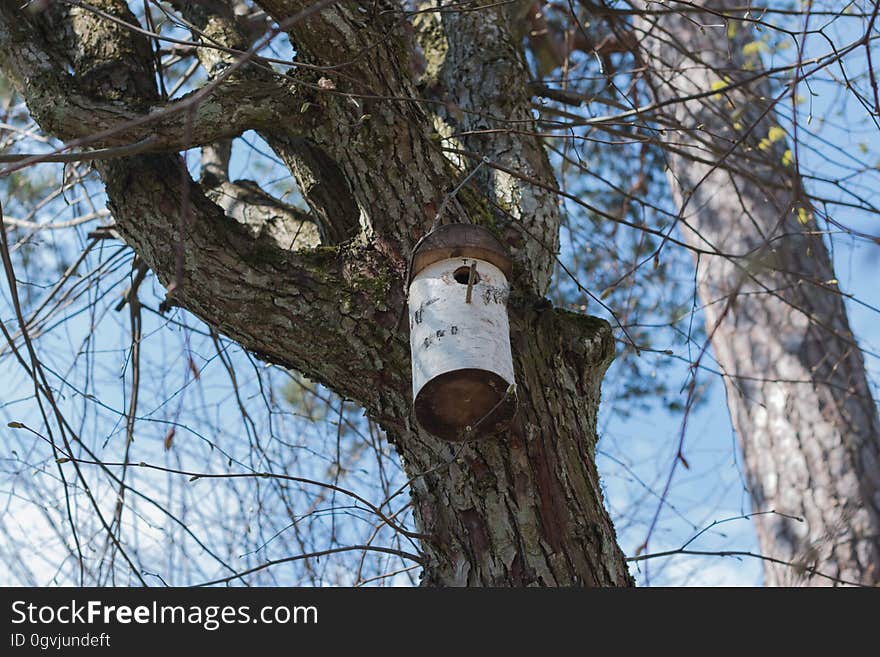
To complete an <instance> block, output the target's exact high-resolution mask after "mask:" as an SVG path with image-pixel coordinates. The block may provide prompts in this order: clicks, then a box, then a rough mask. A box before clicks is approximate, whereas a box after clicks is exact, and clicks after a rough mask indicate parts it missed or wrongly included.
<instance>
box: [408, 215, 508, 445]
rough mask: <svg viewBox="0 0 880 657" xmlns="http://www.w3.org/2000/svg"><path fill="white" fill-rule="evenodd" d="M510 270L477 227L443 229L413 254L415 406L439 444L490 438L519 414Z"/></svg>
mask: <svg viewBox="0 0 880 657" xmlns="http://www.w3.org/2000/svg"><path fill="white" fill-rule="evenodd" d="M511 268H512V263H511V260H510V257H509V256H508V255H507V252H506V250H505V249H504V247H503V246H502V245H501V243H500V242H499V241H498V240H497V239H496V238H495V237H494V236H493V235H492V233H490V232H489V231H488V230H486V229H485V228H481V227H480V226H474V225H470V224H451V225H448V226H442V227H440V228H438V229H437V230H435V231H433V232H432V233H430V234H429V235H428V236H427V237H426V238H425V239H424V240H422V242H421V243H420V244H419V245H418V246H417V247H416V251H415V253H414V255H413V262H412V280H411V283H410V286H409V297H408V305H409V329H410V331H409V336H410V353H411V358H412V384H413V400H414V405H415V414H416V419H417V420H418V422H419V424H421V425H422V427H423V428H424V429H425V430H427V431H428V432H429V433H432V434H434V435H435V436H438V437H439V438H444V439H446V440H451V441H462V440H469V439H472V438H478V437H482V436H486V435H488V434H491V433H494V432H496V431H498V430H499V429H501V428H503V426H504V425H505V424H506V423H507V421H508V420H509V419H510V418H511V417H512V416H513V414H514V412H515V410H516V395H515V387H514V377H513V358H512V355H511V349H510V325H509V323H508V320H507V297H508V294H509V291H510V287H509V283H508V280H509V279H510V275H511Z"/></svg>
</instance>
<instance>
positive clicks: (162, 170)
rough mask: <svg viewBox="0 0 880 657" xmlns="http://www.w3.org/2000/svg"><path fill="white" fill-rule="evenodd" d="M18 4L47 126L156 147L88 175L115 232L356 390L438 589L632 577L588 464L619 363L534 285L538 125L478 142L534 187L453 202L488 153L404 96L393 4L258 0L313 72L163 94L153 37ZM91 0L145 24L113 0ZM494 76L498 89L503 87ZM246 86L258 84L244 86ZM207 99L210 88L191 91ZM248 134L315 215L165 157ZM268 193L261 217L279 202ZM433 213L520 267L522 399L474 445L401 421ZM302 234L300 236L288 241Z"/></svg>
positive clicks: (217, 32) (169, 273) (214, 307)
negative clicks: (415, 279) (260, 139)
mask: <svg viewBox="0 0 880 657" xmlns="http://www.w3.org/2000/svg"><path fill="white" fill-rule="evenodd" d="M19 4H20V3H18V2H17V1H16V0H0V64H2V66H3V67H4V70H6V71H8V72H9V73H10V74H11V76H12V77H13V79H15V80H17V82H18V85H19V88H20V89H21V90H22V93H23V95H24V97H25V99H26V100H27V102H28V104H29V107H30V109H31V111H32V112H33V114H34V116H35V117H36V118H37V120H38V121H40V123H41V125H42V126H43V127H44V129H46V130H47V131H51V132H53V133H54V134H55V135H56V136H58V137H59V138H62V139H75V138H79V137H83V136H88V135H89V134H90V132H89V130H94V129H95V127H96V126H97V127H98V128H110V129H116V128H117V127H118V126H119V125H120V123H122V122H127V123H125V126H124V128H119V129H118V130H117V131H116V132H113V130H110V131H106V130H105V134H103V135H101V136H99V138H97V139H93V140H92V141H90V142H89V143H90V145H92V146H101V145H103V146H107V145H113V144H114V143H126V142H130V141H138V140H139V139H143V138H144V137H149V139H148V140H147V142H146V143H145V145H144V147H143V148H142V150H148V151H154V152H153V153H151V154H149V155H147V154H140V155H137V156H134V157H125V158H119V159H114V160H108V161H104V162H101V163H99V164H98V169H99V172H100V174H101V176H102V179H103V181H104V183H105V186H106V189H107V194H108V197H109V205H110V208H111V210H112V212H113V216H114V219H115V222H116V227H117V230H118V231H119V233H120V234H121V235H122V236H123V237H124V239H125V240H126V242H127V243H128V244H130V245H131V246H132V247H133V248H134V249H135V250H136V251H137V252H138V254H139V255H140V256H141V257H142V258H143V261H144V262H146V263H147V264H148V265H149V266H150V267H151V268H152V269H153V271H154V272H155V273H156V275H157V276H158V278H159V279H160V281H162V282H163V284H165V285H166V286H168V287H170V288H171V290H170V292H169V300H168V301H169V303H172V304H176V305H180V306H182V307H185V308H186V309H188V310H189V311H191V312H193V313H194V314H196V315H198V316H199V317H201V318H202V319H203V320H205V321H206V322H208V323H209V324H211V325H212V326H215V327H217V328H218V329H219V330H221V331H223V332H224V333H226V334H227V335H229V336H230V337H231V338H233V339H235V340H237V341H238V342H239V343H240V344H241V345H242V346H243V347H244V348H246V349H248V350H251V351H253V352H256V353H257V354H259V355H261V356H262V357H264V358H265V359H267V360H270V361H273V362H276V363H279V364H282V365H285V366H288V367H293V368H296V369H298V370H300V371H302V372H304V373H305V374H306V375H307V376H309V377H310V378H312V379H314V380H316V381H318V382H320V383H322V384H324V385H326V386H328V387H329V388H331V389H333V390H334V391H336V392H337V393H338V394H340V395H341V396H343V397H345V398H347V399H351V400H354V401H356V402H357V403H359V404H361V405H362V406H363V407H364V408H365V409H366V410H367V413H368V414H369V415H370V417H372V418H373V419H374V420H376V421H377V422H378V423H379V424H380V425H381V426H382V427H383V428H384V429H385V430H386V431H387V434H388V437H389V439H390V440H391V441H393V442H394V444H395V445H396V447H397V450H398V452H399V453H400V455H401V457H402V459H403V463H404V467H405V470H406V472H407V474H408V475H409V477H410V479H411V490H412V494H413V499H414V503H415V515H416V519H417V522H418V524H419V530H420V532H421V533H422V534H423V535H424V538H423V546H422V547H423V552H424V560H425V572H424V581H425V583H426V584H431V585H545V586H552V585H582V586H595V585H630V584H631V583H632V580H631V578H630V576H629V573H628V571H627V567H626V561H625V559H624V557H623V554H622V552H621V551H620V549H619V547H618V546H617V543H616V539H615V536H614V530H613V527H612V524H611V522H610V519H609V517H608V514H607V513H606V511H605V509H604V508H603V504H602V495H601V490H600V485H599V479H598V475H597V472H596V466H595V460H594V448H595V442H596V411H597V408H598V403H599V388H600V384H601V379H602V376H603V373H604V371H605V369H606V368H607V366H608V363H609V362H610V360H611V358H612V355H613V340H612V338H611V332H610V327H609V326H608V325H607V323H605V322H603V321H600V320H596V319H594V318H589V317H583V316H578V315H574V314H571V313H568V312H565V311H561V310H554V309H552V307H551V306H550V304H549V303H548V302H546V301H545V300H543V299H542V295H543V293H544V291H546V286H547V284H548V282H549V276H550V272H551V271H552V268H553V258H554V257H555V245H556V244H557V243H558V236H557V234H556V232H557V231H558V227H559V215H558V211H557V209H556V206H555V202H554V201H553V199H552V195H549V197H548V194H547V192H546V185H547V184H551V183H552V174H550V170H549V167H548V166H547V160H546V155H545V154H544V153H543V151H542V149H541V147H540V143H539V142H538V141H537V140H535V139H534V138H533V137H523V138H522V139H523V142H522V143H520V142H518V141H517V140H518V139H519V138H512V137H508V136H506V135H505V136H503V139H506V140H508V141H507V142H505V143H503V144H502V145H501V146H499V147H498V148H495V149H493V148H492V142H491V141H488V142H485V143H483V150H481V152H480V153H479V156H480V157H482V156H483V155H485V156H486V157H488V158H490V160H491V159H493V158H497V159H498V161H499V163H501V164H502V165H503V166H505V167H507V168H513V169H515V170H517V171H521V172H522V173H523V174H524V175H525V176H527V177H538V178H540V180H541V182H542V184H541V185H537V186H533V185H531V184H527V183H525V182H523V180H521V179H519V178H517V177H515V176H510V175H506V176H503V177H502V176H500V175H497V174H493V175H491V176H484V177H483V178H482V180H481V184H480V186H479V188H477V189H474V188H473V187H470V186H467V187H463V188H462V189H461V190H460V192H459V193H458V194H457V196H456V197H455V198H454V199H450V197H449V194H450V192H451V190H453V189H454V188H456V186H457V185H458V184H459V182H460V181H461V180H462V177H463V175H465V174H466V173H467V172H468V171H469V170H471V169H472V168H473V167H474V166H476V165H477V164H479V162H480V157H477V158H476V159H474V160H469V159H468V156H467V155H462V157H461V160H460V164H461V168H460V169H458V168H456V167H455V166H454V164H453V163H452V162H451V161H450V159H448V158H447V157H446V156H445V155H444V153H443V152H442V150H441V147H440V145H439V143H438V141H439V140H438V139H437V136H438V135H437V133H436V132H435V127H434V126H435V119H436V118H437V117H432V116H431V115H430V114H429V113H428V111H426V109H425V106H424V105H423V103H421V102H416V101H414V100H413V99H416V98H419V97H420V95H419V93H418V90H417V89H416V87H415V84H416V81H415V79H414V77H413V65H412V61H411V59H410V56H411V52H412V43H411V39H410V31H409V30H408V29H407V26H406V25H404V24H403V23H402V21H401V18H400V13H399V11H398V10H399V6H398V5H397V4H396V3H389V2H385V1H379V2H374V3H368V4H367V5H364V6H363V7H360V6H355V5H354V4H353V3H336V4H333V3H325V5H327V6H324V7H323V8H319V9H316V7H317V5H316V3H313V2H294V1H291V2H284V1H278V2H276V1H265V2H260V3H259V4H260V5H261V6H262V7H263V8H264V9H265V10H266V11H267V12H268V13H269V14H270V15H272V16H273V18H275V20H277V21H278V22H279V24H281V25H283V26H285V29H287V31H288V32H289V34H290V37H291V41H292V42H293V43H294V44H295V47H296V49H297V52H298V60H299V61H300V62H302V63H303V64H304V65H303V66H300V67H298V68H296V69H295V70H293V71H292V72H291V73H290V74H288V75H286V76H282V75H276V74H274V73H272V72H271V71H266V69H261V68H260V63H259V61H252V62H251V63H249V64H248V65H246V66H236V60H237V57H235V56H232V57H230V58H227V59H224V56H221V55H218V54H217V53H216V52H215V53H213V54H210V55H204V56H203V57H202V64H203V65H204V66H206V67H207V68H209V71H208V72H209V75H210V76H212V82H211V83H210V84H209V87H208V88H207V92H206V93H205V95H204V97H203V98H198V97H195V96H193V95H190V96H189V97H186V98H184V99H182V100H177V101H170V102H168V101H161V100H159V99H158V93H157V91H156V89H155V83H154V80H153V75H152V72H151V71H150V65H149V61H151V60H150V56H149V44H148V42H147V41H146V39H144V38H142V37H141V35H139V34H135V33H132V32H130V31H129V30H127V29H126V28H124V27H122V26H120V25H118V24H115V23H113V22H111V21H108V20H107V19H106V18H102V17H101V16H100V15H97V14H95V13H93V12H90V11H87V10H86V9H84V8H79V7H70V6H67V5H63V6H53V7H52V8H51V9H50V10H49V11H48V12H46V13H45V14H43V15H36V16H32V15H31V14H29V13H28V12H26V11H24V10H22V9H20V8H19ZM90 4H91V5H95V6H97V7H99V8H100V9H101V10H102V11H104V12H108V13H110V14H114V15H115V16H117V17H119V18H122V19H123V20H124V21H128V22H135V20H136V19H135V18H134V16H132V14H131V13H130V11H129V10H128V8H127V6H126V3H125V2H122V0H92V2H91V3H90ZM173 4H174V6H175V8H177V9H178V10H179V11H181V12H182V13H184V14H185V15H186V16H187V18H188V20H189V22H190V23H191V24H193V25H194V26H201V27H199V28H198V29H201V30H203V31H206V32H207V31H210V33H211V34H210V36H211V38H212V41H214V42H215V43H219V44H221V45H223V46H225V47H227V48H238V49H241V48H242V47H243V44H244V43H246V40H244V39H243V37H242V35H241V34H240V33H237V32H236V27H235V21H234V17H233V16H232V13H231V10H230V7H229V4H228V3H225V2H220V1H216V2H207V3H206V2H198V3H196V2H174V3H173ZM301 12H306V13H305V14H302V13H301ZM492 20H493V21H494V22H493V23H492V25H493V29H492V30H491V31H490V34H489V35H488V36H487V35H485V34H475V35H474V36H475V38H489V37H491V38H493V39H502V40H505V41H506V45H505V48H506V50H505V54H504V56H500V57H498V61H499V62H500V65H502V67H503V68H504V70H507V71H514V72H515V73H516V75H517V76H518V79H520V80H522V81H523V84H524V81H525V74H524V69H522V61H523V58H522V53H521V51H520V48H519V47H518V45H516V44H515V43H514V41H513V40H512V39H511V38H510V37H509V35H505V31H504V30H505V25H504V22H503V16H502V15H501V14H500V13H494V14H493V16H492ZM478 24H479V23H474V22H473V21H471V27H476V26H477V25H478ZM462 29H465V28H462ZM465 37H466V35H464V36H462V38H460V39H459V41H458V43H459V44H466V43H467V39H466V38H465ZM492 45H493V44H492V43H489V44H484V45H483V50H485V49H486V48H489V47H492ZM495 45H497V43H495ZM454 50H455V47H453V51H454ZM218 63H219V64H223V66H217V64H218ZM341 64H344V65H341ZM340 65H341V66H340ZM67 71H72V73H71V74H68V73H67ZM224 71H226V72H224ZM478 72H479V70H477V71H473V74H474V75H476V74H477V73H478ZM499 82H500V81H499V80H497V79H496V80H495V84H494V85H493V87H492V91H493V93H495V94H496V95H498V96H499V99H500V95H499V92H500V91H501V89H502V87H501V86H500V84H499ZM462 84H463V85H465V86H467V87H469V88H472V89H474V90H475V93H474V97H472V98H471V99H469V100H468V99H465V100H462V101H461V102H462V109H463V110H465V111H478V110H479V102H480V97H479V94H478V93H476V91H477V90H478V89H479V87H480V84H481V81H480V80H478V79H470V80H463V81H462ZM242 88H244V89H247V95H238V96H237V97H236V93H237V92H236V90H237V89H242ZM197 93H198V92H197ZM453 93H457V92H453ZM56 97H57V101H56V102H54V103H53V102H47V101H51V100H52V99H53V98H56ZM194 97H195V98H196V100H199V101H200V102H198V103H193V104H192V105H187V104H186V103H187V102H188V101H192V99H193V98H194ZM236 98H237V101H238V102H237V103H236ZM505 102H506V103H508V104H507V105H504V106H498V111H500V112H503V113H505V112H508V111H509V112H511V113H512V114H511V115H512V116H522V117H528V116H529V114H528V109H527V102H528V95H527V94H526V92H525V89H524V87H523V88H522V89H514V93H511V94H510V99H509V100H506V101H505ZM509 103H513V106H510V105H509ZM517 104H518V105H517ZM206 105H207V106H206ZM239 106H241V107H239ZM279 112H280V113H281V117H282V120H278V117H279ZM159 116H161V117H162V120H161V121H160V120H157V119H155V117H159ZM504 116H506V114H505V115H503V116H501V117H495V118H496V119H498V118H504ZM218 117H220V118H221V119H222V120H219V121H218ZM247 129H257V130H260V133H261V135H263V136H264V138H265V139H266V141H267V142H268V143H269V144H270V146H271V147H272V148H273V149H274V150H275V151H276V152H277V153H278V154H279V156H280V157H281V158H282V159H284V161H285V162H286V163H287V164H288V166H289V167H290V169H291V172H292V174H293V175H294V176H295V177H296V179H297V181H298V182H299V184H300V187H301V189H302V190H303V194H304V197H305V198H306V200H307V202H308V203H309V206H310V209H311V212H310V213H309V214H308V215H304V214H303V213H297V212H293V211H292V210H291V209H290V208H289V207H282V208H281V210H279V212H278V213H274V214H273V213H270V212H265V211H261V212H247V211H244V210H241V209H239V210H235V211H234V212H233V211H232V209H233V208H238V207H240V204H247V203H248V198H250V196H249V195H250V194H252V189H250V188H249V186H248V185H246V184H230V183H228V181H224V180H223V176H222V175H220V176H219V177H218V176H216V175H212V176H207V177H206V178H204V179H203V183H204V184H202V183H198V182H195V181H193V180H191V179H190V178H189V176H188V175H187V174H186V172H185V170H184V169H183V164H182V162H181V160H180V158H179V157H178V156H177V155H176V153H174V151H175V150H177V149H179V148H182V147H183V148H191V147H194V146H199V145H206V144H209V143H212V142H217V141H219V140H222V139H226V138H228V137H230V136H234V135H236V134H240V133H241V132H242V131H243V130H247ZM153 133H155V134H153ZM120 135H122V136H120ZM114 140H116V141H114ZM187 140H188V141H187ZM182 142H183V143H182ZM496 145H497V144H496ZM169 151H170V152H169ZM488 170H489V167H488V165H487V171H486V172H485V173H488ZM208 180H213V183H215V184H217V185H222V191H223V195H229V194H232V195H234V196H235V199H233V200H230V201H229V202H227V203H225V206H224V207H225V208H226V211H224V207H220V206H219V205H218V204H217V203H215V202H214V201H213V200H212V198H216V197H217V194H216V193H215V192H214V191H212V190H211V189H208V188H205V186H204V185H207V184H210V183H208ZM239 192H241V195H240V196H239V195H238V194H239ZM181 199H186V202H185V203H182V200H181ZM447 200H451V201H452V202H449V203H446V202H445V201H447ZM259 202H260V205H261V207H263V208H265V204H266V203H267V202H268V201H267V198H266V195H261V196H260V200H259ZM499 206H502V207H501V209H499ZM440 208H445V211H444V214H443V215H442V216H441V217H440V218H441V219H442V220H443V222H444V223H445V222H450V221H458V222H468V223H478V224H482V225H485V226H487V227H489V228H490V229H491V230H493V231H494V232H495V233H496V234H497V235H498V236H499V238H501V239H502V240H504V241H505V242H506V243H507V244H508V245H509V247H510V249H511V252H512V255H513V258H514V264H515V272H514V277H513V281H512V284H513V294H512V296H511V300H510V314H511V327H512V342H513V345H514V351H515V365H516V377H517V383H518V396H519V412H518V415H517V416H516V418H515V421H514V423H513V425H512V427H511V429H510V430H509V431H507V432H506V433H505V434H504V435H502V436H497V437H494V438H491V439H487V440H484V441H483V442H479V443H469V444H464V445H451V444H449V443H445V442H442V441H440V440H437V439H435V438H433V437H431V436H429V435H427V434H426V433H424V432H423V431H422V430H420V429H419V428H418V426H417V424H416V423H415V419H414V416H413V413H412V399H411V390H410V385H411V382H410V364H409V349H408V339H407V334H406V328H405V327H401V326H399V325H398V318H399V317H400V309H401V306H402V305H403V304H404V303H405V286H406V277H407V274H408V270H407V262H408V259H409V256H410V253H411V250H412V248H413V246H414V244H415V243H416V241H417V239H418V238H419V237H420V236H421V235H422V234H424V232H425V231H426V230H427V229H428V228H429V226H431V225H432V224H433V223H434V218H435V215H436V214H437V212H438V211H439V210H440ZM354 213H356V215H357V216H353V214H354ZM278 222H280V223H281V224H282V225H281V226H279V225H278ZM300 226H305V227H307V228H308V229H307V230H305V231H300V230H299V229H298V228H299V227H300ZM316 229H317V230H316ZM291 234H296V235H299V236H300V237H301V238H302V241H299V240H298V241H297V242H296V243H295V244H293V243H292V242H291V240H290V239H289V236H290V235H291ZM352 234H356V237H355V238H354V239H349V240H347V241H344V239H345V238H346V237H350V236H351V235H352ZM318 235H320V236H321V243H320V245H317V246H316V245H315V244H314V243H313V242H314V241H316V239H317V237H316V236H318ZM285 236H287V237H285Z"/></svg>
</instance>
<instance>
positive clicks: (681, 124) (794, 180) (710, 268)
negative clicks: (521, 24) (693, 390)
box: [635, 1, 880, 585]
mask: <svg viewBox="0 0 880 657" xmlns="http://www.w3.org/2000/svg"><path fill="white" fill-rule="evenodd" d="M702 6H703V7H704V8H705V9H710V10H711V9H717V10H718V11H720V10H722V9H723V6H724V3H723V2H717V1H715V2H706V3H703V5H702ZM719 23H722V25H721V26H720V27H718V24H719ZM729 23H730V22H729V20H722V19H721V18H720V17H719V15H718V14H699V13H694V12H691V13H689V14H688V16H687V17H684V16H681V15H677V14H675V13H673V12H667V13H662V12H660V13H658V14H657V15H656V16H643V17H639V18H637V19H636V21H635V26H636V31H637V37H638V40H639V43H640V45H641V56H642V57H643V63H644V65H645V70H646V73H647V77H648V82H649V85H650V86H651V88H652V89H653V93H654V96H655V100H656V101H658V102H659V103H669V104H667V105H665V106H663V107H662V109H661V110H660V112H659V115H657V117H656V118H657V122H658V124H659V126H660V128H661V130H662V139H663V141H664V142H669V145H668V146H667V151H668V164H669V180H670V183H671V187H672V190H673V193H674V195H675V199H676V201H677V203H678V206H679V208H680V213H679V217H678V223H679V226H680V228H681V231H682V233H683V235H684V238H685V240H686V241H687V242H688V243H689V244H690V245H692V246H694V247H698V248H701V249H707V248H709V249H715V250H717V251H718V252H719V253H722V254H725V255H717V256H701V257H699V258H698V259H697V284H698V289H699V295H700V298H701V300H702V302H703V306H704V316H705V320H706V329H707V334H708V336H709V338H710V340H711V345H712V349H713V351H714V355H715V358H716V359H717V361H718V364H719V366H720V369H721V371H722V373H723V377H724V383H725V386H726V389H727V401H728V406H729V408H730V414H731V418H732V420H733V426H734V428H735V430H736V432H737V435H738V437H739V441H740V444H741V446H742V450H743V453H744V457H745V469H746V475H747V479H748V484H749V490H750V493H751V496H752V506H753V509H754V510H755V511H768V510H775V511H777V512H779V513H783V514H791V515H793V516H797V517H800V518H803V521H798V520H795V519H791V518H789V517H786V516H783V515H775V514H770V515H761V516H757V517H756V519H755V521H756V523H757V530H758V541H759V544H760V548H761V552H762V553H763V554H764V555H766V556H770V557H774V558H777V559H782V560H785V561H790V562H792V563H794V564H795V566H796V567H794V568H792V567H788V566H783V565H778V564H772V563H767V564H766V567H765V582H766V583H767V584H769V585H795V584H808V585H814V584H825V583H829V580H827V579H823V578H821V577H817V576H814V575H813V574H812V573H811V572H809V569H810V568H817V569H818V570H820V571H823V572H826V573H829V574H832V575H835V576H837V577H839V578H841V579H844V580H848V581H851V582H859V583H862V584H868V585H876V584H880V425H878V419H877V411H876V406H875V403H874V400H873V399H872V397H871V392H870V389H869V387H868V382H867V377H866V373H865V367H864V363H863V360H862V354H861V352H860V350H859V347H858V345H857V344H856V341H855V339H854V337H853V334H852V331H851V330H850V327H849V323H848V322H847V316H846V308H845V307H844V303H843V298H842V297H841V294H840V291H839V289H838V287H837V285H836V280H835V277H834V272H833V269H832V265H831V260H830V258H829V254H828V251H827V249H826V247H825V244H824V243H823V241H822V238H821V235H820V234H819V233H818V232H817V224H816V222H815V218H814V216H813V213H812V209H811V207H810V205H809V201H808V199H807V197H806V195H805V193H804V188H803V185H802V181H801V179H800V176H799V174H798V172H797V169H796V166H793V165H792V163H791V161H790V160H791V157H792V155H791V152H790V151H789V152H788V153H786V150H787V147H786V145H785V142H786V140H785V139H780V138H779V136H780V132H779V130H780V128H779V127H778V125H777V121H776V118H775V113H774V111H773V108H772V102H773V101H772V98H771V95H770V93H769V90H768V85H767V84H766V83H765V82H764V78H758V80H756V81H754V82H749V80H750V78H752V77H754V76H756V73H758V72H759V71H760V61H759V57H758V56H756V55H751V54H744V51H743V46H744V45H746V44H748V43H750V42H752V41H753V40H754V39H755V38H756V37H757V38H759V39H760V35H755V34H754V32H752V31H751V30H750V29H749V24H748V23H745V22H739V21H733V26H732V27H730V29H729V31H728V25H729ZM734 30H735V35H734V34H732V33H733V32H734ZM726 35H727V36H726ZM731 37H732V38H731ZM750 50H752V49H746V53H749V51H750ZM741 83H742V86H735V87H732V88H731V87H729V85H738V84H741ZM707 92H708V93H707ZM695 95H700V97H697V98H693V97H692V96H695ZM677 98H689V99H688V100H686V101H684V102H675V99H677ZM784 102H790V99H786V100H785V101H784ZM771 129H774V130H773V132H771ZM740 139H744V140H745V142H744V145H747V146H751V148H745V147H743V145H740V144H738V143H737V140H740ZM762 140H763V141H762ZM729 256H732V257H729Z"/></svg>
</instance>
